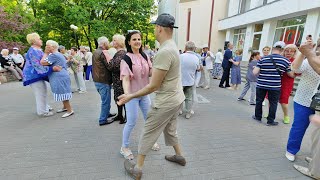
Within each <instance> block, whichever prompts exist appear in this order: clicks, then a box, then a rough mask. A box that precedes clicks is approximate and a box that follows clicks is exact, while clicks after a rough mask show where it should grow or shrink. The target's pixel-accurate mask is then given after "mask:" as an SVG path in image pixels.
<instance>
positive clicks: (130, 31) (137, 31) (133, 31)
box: [127, 30, 140, 34]
mask: <svg viewBox="0 0 320 180" xmlns="http://www.w3.org/2000/svg"><path fill="white" fill-rule="evenodd" d="M135 32H136V33H140V31H139V30H128V31H127V33H128V34H129V33H135Z"/></svg>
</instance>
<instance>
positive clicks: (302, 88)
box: [293, 60, 320, 107]
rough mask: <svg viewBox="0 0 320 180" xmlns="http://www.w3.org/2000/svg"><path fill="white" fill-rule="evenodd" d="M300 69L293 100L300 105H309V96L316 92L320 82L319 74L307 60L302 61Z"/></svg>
mask: <svg viewBox="0 0 320 180" xmlns="http://www.w3.org/2000/svg"><path fill="white" fill-rule="evenodd" d="M300 71H301V72H302V74H301V79H300V81H299V85H298V87H297V91H296V93H295V96H294V98H293V101H294V102H296V103H298V104H300V105H302V106H305V107H310V104H311V98H312V97H313V95H314V94H315V93H316V91H317V88H318V86H319V83H320V75H318V74H317V73H316V72H315V71H314V70H313V69H312V67H311V66H310V65H309V62H308V60H304V61H303V63H302V65H301V67H300Z"/></svg>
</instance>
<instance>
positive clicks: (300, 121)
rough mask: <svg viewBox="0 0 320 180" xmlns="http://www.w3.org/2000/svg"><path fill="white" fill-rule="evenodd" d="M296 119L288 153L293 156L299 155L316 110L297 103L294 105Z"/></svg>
mask: <svg viewBox="0 0 320 180" xmlns="http://www.w3.org/2000/svg"><path fill="white" fill-rule="evenodd" d="M293 109H294V118H293V124H292V127H291V129H290V134H289V139H288V144H287V151H288V152H290V153H291V154H297V153H298V152H299V151H300V147H301V143H302V139H303V136H304V134H305V133H306V130H307V128H308V127H309V124H310V121H309V116H310V115H312V114H314V113H315V112H314V110H312V109H310V108H309V107H305V106H302V105H300V104H298V103H296V102H294V103H293Z"/></svg>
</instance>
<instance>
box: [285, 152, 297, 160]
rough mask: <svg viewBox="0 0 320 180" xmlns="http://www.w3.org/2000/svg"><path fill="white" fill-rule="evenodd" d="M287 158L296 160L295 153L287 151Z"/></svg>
mask: <svg viewBox="0 0 320 180" xmlns="http://www.w3.org/2000/svg"><path fill="white" fill-rule="evenodd" d="M286 158H287V159H288V160H289V161H291V162H293V161H294V160H296V156H295V155H294V154H291V153H289V152H288V151H287V152H286Z"/></svg>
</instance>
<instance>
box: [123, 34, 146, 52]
mask: <svg viewBox="0 0 320 180" xmlns="http://www.w3.org/2000/svg"><path fill="white" fill-rule="evenodd" d="M134 34H139V35H140V38H141V41H142V34H141V33H140V31H129V33H128V34H127V35H126V40H125V44H126V48H127V52H130V53H133V52H132V48H131V46H130V45H129V41H130V39H131V36H132V35H134ZM139 52H140V54H142V53H143V51H142V44H141V47H140V49H139Z"/></svg>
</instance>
